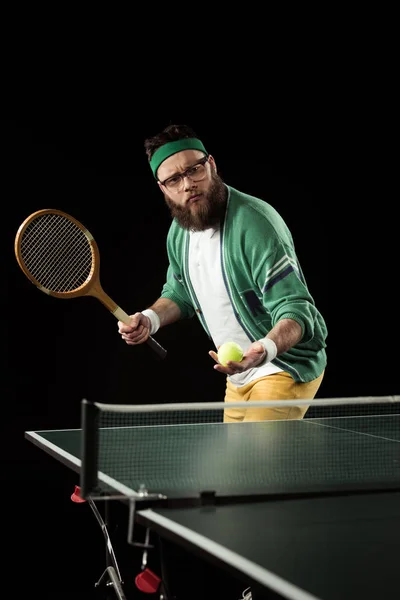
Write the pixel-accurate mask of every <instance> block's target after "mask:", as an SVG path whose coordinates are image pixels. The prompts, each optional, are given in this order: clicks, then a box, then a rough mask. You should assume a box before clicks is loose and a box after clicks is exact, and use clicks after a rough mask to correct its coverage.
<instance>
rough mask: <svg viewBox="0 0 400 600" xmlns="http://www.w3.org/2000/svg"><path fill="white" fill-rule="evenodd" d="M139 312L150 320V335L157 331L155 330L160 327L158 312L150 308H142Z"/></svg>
mask: <svg viewBox="0 0 400 600" xmlns="http://www.w3.org/2000/svg"><path fill="white" fill-rule="evenodd" d="M141 313H142V315H145V316H146V317H149V319H150V322H151V327H150V335H154V334H155V333H157V331H158V330H159V329H160V317H159V316H158V314H157V313H156V312H154V310H151V308H147V309H146V310H142V311H141Z"/></svg>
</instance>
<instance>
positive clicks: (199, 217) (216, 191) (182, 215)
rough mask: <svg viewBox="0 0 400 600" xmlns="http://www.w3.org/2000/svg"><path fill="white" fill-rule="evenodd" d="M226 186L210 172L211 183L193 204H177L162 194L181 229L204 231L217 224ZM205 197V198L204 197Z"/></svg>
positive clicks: (223, 205)
mask: <svg viewBox="0 0 400 600" xmlns="http://www.w3.org/2000/svg"><path fill="white" fill-rule="evenodd" d="M226 193H227V191H226V188H225V185H224V182H223V181H222V179H221V177H220V176H219V175H217V173H213V174H212V183H211V186H210V189H209V190H208V192H207V193H204V194H203V198H202V200H201V201H200V202H199V203H198V204H197V203H195V204H194V205H187V206H177V205H176V204H175V203H174V202H173V201H172V200H171V199H170V198H169V197H168V196H166V195H164V198H165V202H166V204H167V206H168V208H169V209H170V211H171V215H172V218H173V219H176V220H177V221H178V223H179V225H180V226H181V227H183V229H189V230H190V231H204V230H205V229H210V227H215V226H217V225H219V223H220V222H221V219H222V217H223V215H224V213H225V205H226ZM204 197H205V198H204Z"/></svg>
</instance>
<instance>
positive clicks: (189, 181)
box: [157, 150, 226, 231]
mask: <svg viewBox="0 0 400 600" xmlns="http://www.w3.org/2000/svg"><path fill="white" fill-rule="evenodd" d="M204 158H205V157H204V154H203V153H202V152H200V150H182V152H177V153H176V154H173V155H172V156H170V157H169V158H167V159H166V160H165V161H164V162H163V163H161V165H160V167H159V168H158V171H157V177H158V180H159V182H158V185H159V186H160V189H161V191H162V192H163V194H164V198H165V202H166V204H167V206H168V207H169V209H170V211H171V215H172V217H173V218H175V219H176V220H177V221H178V223H179V224H180V225H181V227H183V228H184V229H190V230H192V231H203V230H205V229H208V228H210V227H213V226H215V225H217V224H218V223H219V222H220V219H221V217H222V215H223V214H224V211H225V202H226V189H225V186H224V183H223V181H222V179H221V178H220V177H219V175H218V174H217V169H216V165H215V162H214V159H213V158H212V156H209V157H208V160H207V161H204V160H203V159H204ZM202 163H203V164H202ZM186 173H187V175H186ZM182 174H185V175H184V176H183V177H182Z"/></svg>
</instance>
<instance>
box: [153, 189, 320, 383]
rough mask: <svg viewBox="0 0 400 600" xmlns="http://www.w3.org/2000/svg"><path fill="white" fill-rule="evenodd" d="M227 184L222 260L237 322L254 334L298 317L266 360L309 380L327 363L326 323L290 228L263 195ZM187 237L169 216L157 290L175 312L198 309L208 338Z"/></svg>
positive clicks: (257, 336) (263, 333) (297, 378)
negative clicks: (286, 340)
mask: <svg viewBox="0 0 400 600" xmlns="http://www.w3.org/2000/svg"><path fill="white" fill-rule="evenodd" d="M227 189H228V201H227V208H226V214H225V219H224V222H223V223H222V224H221V268H222V275H223V278H224V281H225V285H226V289H227V292H228V295H229V297H230V299H231V302H232V306H233V310H234V312H235V315H236V318H237V320H238V323H239V324H240V326H241V327H242V328H243V329H244V331H245V332H246V333H247V335H248V337H249V339H250V340H251V341H256V340H258V339H260V338H262V337H265V336H266V335H267V333H268V332H269V331H270V330H271V329H272V327H274V325H275V324H276V323H277V322H278V321H280V320H281V319H294V320H295V321H297V322H298V323H299V324H300V325H301V327H302V332H303V333H302V338H301V340H300V342H298V343H297V344H296V345H295V346H294V347H293V348H291V349H290V350H289V351H288V352H285V353H283V354H280V355H279V356H278V357H276V358H275V360H274V361H273V363H274V364H275V365H277V366H278V367H280V368H281V369H283V370H284V371H287V372H288V373H290V374H291V375H292V377H293V378H294V380H295V381H300V382H309V381H312V380H313V379H315V378H316V377H318V376H319V375H320V374H321V373H322V371H323V370H324V369H325V367H326V350H325V348H326V338H327V327H326V324H325V321H324V319H323V317H322V315H321V314H320V312H319V311H318V310H317V308H316V306H315V302H314V300H313V298H312V296H311V294H310V292H309V290H308V287H307V284H306V281H305V278H304V276H303V273H302V270H301V267H300V264H299V261H298V259H297V257H296V252H295V249H294V243H293V239H292V235H291V233H290V231H289V229H288V227H287V225H286V224H285V222H284V221H283V219H282V217H281V216H280V215H279V214H278V212H277V211H276V210H275V209H274V208H273V207H272V206H271V205H269V204H268V203H267V202H265V201H263V200H260V199H259V198H255V197H253V196H249V195H247V194H244V193H242V192H239V191H238V190H236V189H234V188H232V187H230V186H227ZM189 239H190V236H189V232H188V231H187V230H185V229H182V228H181V227H180V226H179V225H178V223H177V222H176V221H175V220H174V221H173V222H172V223H171V227H170V229H169V232H168V236H167V252H168V259H169V267H168V271H167V280H166V282H165V284H164V286H163V289H162V293H161V297H163V298H169V299H171V300H173V301H174V302H175V303H176V304H177V305H178V306H179V308H180V310H181V312H182V316H181V318H189V317H192V316H193V315H194V314H197V316H198V318H199V320H200V322H201V324H202V326H203V327H204V329H205V331H206V332H207V334H208V335H209V337H210V338H211V336H210V332H209V330H208V327H207V323H206V322H205V320H204V317H203V314H202V311H201V306H200V305H199V302H198V300H197V298H196V295H195V293H194V290H193V287H192V285H191V281H190V275H189V265H188V258H189ZM210 293H212V292H211V291H210Z"/></svg>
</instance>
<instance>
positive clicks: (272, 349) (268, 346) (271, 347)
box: [258, 338, 278, 362]
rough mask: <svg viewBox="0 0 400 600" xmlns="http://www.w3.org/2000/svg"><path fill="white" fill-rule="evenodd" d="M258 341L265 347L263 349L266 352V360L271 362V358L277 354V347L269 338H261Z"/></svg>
mask: <svg viewBox="0 0 400 600" xmlns="http://www.w3.org/2000/svg"><path fill="white" fill-rule="evenodd" d="M258 341H259V342H260V343H261V344H262V345H263V346H264V348H265V351H266V353H267V357H266V358H267V362H271V361H272V360H274V358H275V357H276V355H277V354H278V349H277V347H276V344H275V342H274V340H271V338H262V339H261V340H258Z"/></svg>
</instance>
